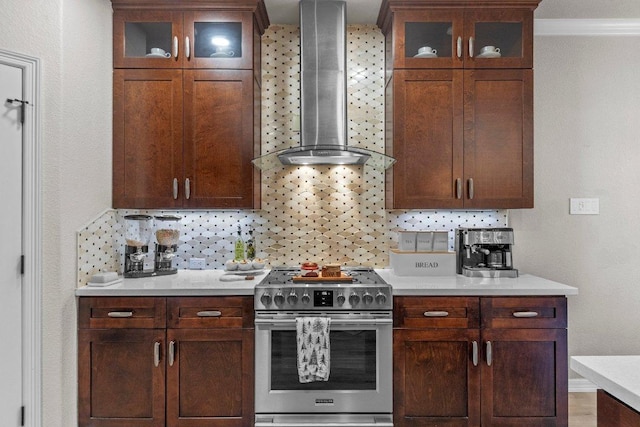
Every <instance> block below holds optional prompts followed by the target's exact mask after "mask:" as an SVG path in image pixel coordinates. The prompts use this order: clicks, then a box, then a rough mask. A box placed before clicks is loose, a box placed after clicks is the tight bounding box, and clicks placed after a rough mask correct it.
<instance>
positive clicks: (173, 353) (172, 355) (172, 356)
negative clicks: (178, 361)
mask: <svg viewBox="0 0 640 427" xmlns="http://www.w3.org/2000/svg"><path fill="white" fill-rule="evenodd" d="M175 357H176V342H175V341H173V340H172V341H171V342H169V366H173V362H174V361H175Z"/></svg>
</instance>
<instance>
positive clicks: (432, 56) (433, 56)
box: [413, 53, 438, 58]
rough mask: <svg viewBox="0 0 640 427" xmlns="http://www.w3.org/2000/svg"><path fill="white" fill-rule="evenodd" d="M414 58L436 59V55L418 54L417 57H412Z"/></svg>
mask: <svg viewBox="0 0 640 427" xmlns="http://www.w3.org/2000/svg"><path fill="white" fill-rule="evenodd" d="M413 57H414V58H437V57H438V54H436V53H419V54H417V55H413Z"/></svg>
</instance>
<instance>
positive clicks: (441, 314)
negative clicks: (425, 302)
mask: <svg viewBox="0 0 640 427" xmlns="http://www.w3.org/2000/svg"><path fill="white" fill-rule="evenodd" d="M448 315H449V312H448V311H425V312H424V317H447V316H448Z"/></svg>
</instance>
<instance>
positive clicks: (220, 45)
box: [185, 11, 253, 69]
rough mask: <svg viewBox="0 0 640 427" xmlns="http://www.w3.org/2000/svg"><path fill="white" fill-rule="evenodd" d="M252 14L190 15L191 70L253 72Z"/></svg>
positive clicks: (187, 21)
mask: <svg viewBox="0 0 640 427" xmlns="http://www.w3.org/2000/svg"><path fill="white" fill-rule="evenodd" d="M252 30H253V26H252V18H251V13H250V12H249V13H245V12H229V11H220V12H186V13H185V31H186V38H187V39H188V40H187V41H186V42H185V43H187V44H188V47H187V48H186V49H187V52H186V61H187V63H186V65H185V67H187V68H234V69H251V67H252V66H253V59H252V58H253V53H252V48H253V44H252V41H253V38H252Z"/></svg>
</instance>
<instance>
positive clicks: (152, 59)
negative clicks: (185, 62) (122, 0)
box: [113, 11, 182, 68]
mask: <svg viewBox="0 0 640 427" xmlns="http://www.w3.org/2000/svg"><path fill="white" fill-rule="evenodd" d="M113 25H114V28H113V32H114V46H113V52H114V66H115V67H116V68H177V67H180V66H181V65H182V60H181V59H182V58H181V52H180V50H179V47H180V45H179V39H180V38H181V33H182V14H180V13H172V12H162V11H126V12H125V11H116V12H115V13H114V19H113Z"/></svg>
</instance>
